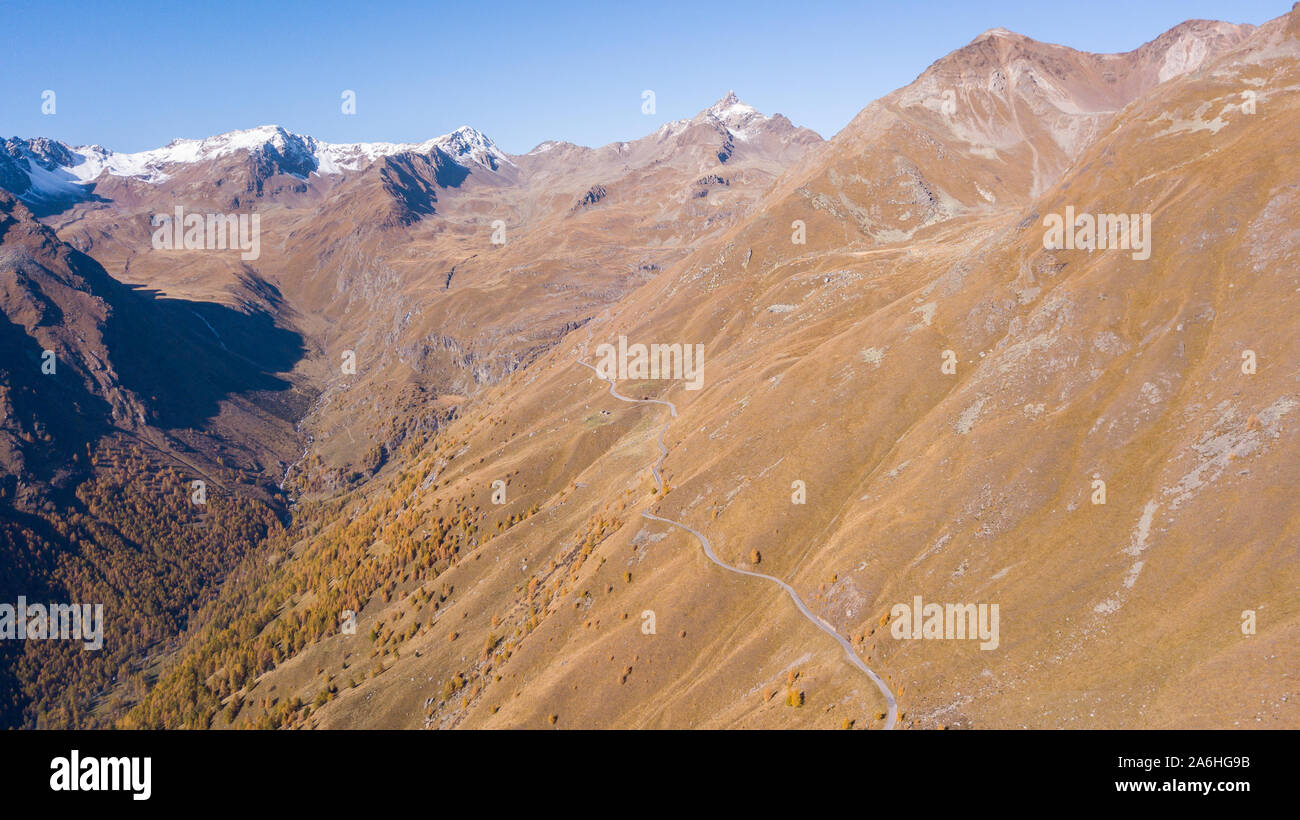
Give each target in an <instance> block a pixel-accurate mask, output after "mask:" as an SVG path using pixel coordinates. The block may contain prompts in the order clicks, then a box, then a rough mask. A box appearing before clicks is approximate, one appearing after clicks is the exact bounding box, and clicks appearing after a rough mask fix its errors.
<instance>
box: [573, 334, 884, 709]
mask: <svg viewBox="0 0 1300 820" xmlns="http://www.w3.org/2000/svg"><path fill="white" fill-rule="evenodd" d="M587 333H588V334H589V335H590V333H591V329H590V328H588V329H587ZM585 353H586V345H585V344H584V345H583V354H585ZM575 361H577V363H578V364H580V365H582V366H583V367H585V368H587V369H588V370H590V371H591V372H593V373H595V374H596V378H598V379H602V380H604V381H607V382H609V394H610V395H611V396H613V397H614V398H616V399H618V400H619V401H625V402H628V403H629V404H662V405H663V406H665V407H667V408H668V412H669V413H670V414H671V415H670V417H669V419H668V421H666V422H664V426H663V427H662V428H661V429H660V430H659V458H658V459H656V460H655V463H654V464H652V465H650V470H651V472H652V473H654V479H655V484H656V485H657V486H658V488H659V492H660V493H661V494H662V493H663V490H664V480H663V475H662V474H661V473H660V472H659V465H660V464H662V463H663V460H664V459H665V458H666V457H667V456H668V447H667V446H666V445H665V444H664V434H665V433H667V432H668V426H669V425H670V424H672V420H673V419H675V418H677V406H676V405H675V404H673V403H672V402H670V401H664V400H662V399H633V398H629V397H627V396H624V395H623V394H621V393H619V392H618V390H617V388H616V387H615V384H614V379H606V378H605V377H604V376H601V375H600V371H599V370H597V369H596V367H595V366H594V365H591V364H588V363H587V362H584V361H583V360H582V358H581V357H577V358H575ZM641 515H642V516H643V517H645V518H648V519H650V520H651V521H659V522H662V523H664V524H669V525H671V526H674V527H677V528H678V529H682V530H685V531H686V532H688V533H690V534H691V535H693V536H695V538H696V539H697V540H698V541H699V542H700V546H701V547H703V548H704V555H705V557H707V558H708V559H709V560H710V561H712V562H713V563H715V564H717V565H718V566H720V567H722V568H723V569H725V570H726V571H728V572H734V573H736V574H737V575H748V576H750V577H753V578H762V579H764V580H766V581H771V582H772V583H774V584H776V585H777V586H779V587H781V589H784V590H785V591H786V592H787V593H789V595H790V599H791V600H793V601H794V604H795V606H797V607H798V608H799V611H800V612H802V613H803V615H804V617H805V618H807V619H808V620H810V621H812V622H813V624H814V625H816V627H817V628H818V629H820V630H821V631H823V632H825V633H826V634H827V635H830V636H831V637H832V638H834V639H835V641H836V642H837V643H838V644H839V645H840V646H841V647H842V648H843V649H844V654H845V655H847V656H848V659H849V662H850V663H852V664H853V665H854V666H856V667H857V668H859V669H861V670H862V671H863V672H865V673H866V674H867V677H869V678H871V681H872V683H874V684H875V685H876V688H877V689H879V690H880V694H882V695H884V696H885V702H886V703H888V704H889V711H888V712H887V713H886V716H885V727H884V728H886V729H893V728H894V725H895V724H896V723H897V721H898V701H897V700H896V699H895V698H894V693H893V692H892V691H890V689H889V685H888V684H886V683H885V682H884V681H883V680H881V678H880V676H879V675H877V674H876V673H875V672H873V671H872V670H871V668H870V667H868V666H867V665H866V664H865V663H863V662H862V659H861V658H860V657H858V653H857V652H855V651H853V646H852V645H851V644H850V643H849V642H848V640H847V639H845V638H844V636H843V635H841V634H840V633H838V632H836V631H835V629H834V627H832V626H831V625H830V624H828V623H826V621H824V620H822V619H821V618H819V617H818V616H817V615H815V614H813V612H812V610H810V609H808V607H807V605H806V604H804V602H803V599H802V598H800V597H799V593H797V592H795V591H794V587H792V586H790V585H789V584H787V583H786V582H785V581H782V580H781V579H780V578H774V577H772V576H771V575H764V574H763V573H761V572H753V571H751V570H747V569H739V568H737V567H733V566H731V565H730V564H727V563H724V562H723V561H722V560H721V559H719V558H718V556H717V554H716V553H714V551H713V546H712V545H711V544H710V543H709V539H708V538H707V537H706V536H705V535H704V533H702V532H700V531H698V530H696V529H694V528H692V527H690V526H688V525H686V524H683V523H682V522H680V521H674V520H672V519H671V518H663V517H661V516H658V515H654V514H652V513H650V512H648V511H643V512H642V513H641Z"/></svg>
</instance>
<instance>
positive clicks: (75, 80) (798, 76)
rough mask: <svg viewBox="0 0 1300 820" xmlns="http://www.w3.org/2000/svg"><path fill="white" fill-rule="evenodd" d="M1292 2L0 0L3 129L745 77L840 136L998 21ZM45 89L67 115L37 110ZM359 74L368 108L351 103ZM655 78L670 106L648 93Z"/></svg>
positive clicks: (128, 145)
mask: <svg viewBox="0 0 1300 820" xmlns="http://www.w3.org/2000/svg"><path fill="white" fill-rule="evenodd" d="M1290 6H1291V2H1290V0H1270V2H1258V1H1257V0H1231V2H1228V0H1177V1H1176V2H1169V1H1167V0H1084V2H1080V3H1076V4H1070V5H1065V4H1062V3H1055V2H1044V0H1038V2H1027V1H1026V0H1007V2H1000V1H999V0H989V2H960V0H947V1H946V2H924V0H901V1H900V2H892V3H876V2H837V3H826V2H818V1H817V0H796V1H795V2H791V0H783V2H765V0H744V2H721V3H718V2H701V1H700V0H694V2H681V3H678V2H670V3H662V4H641V3H634V2H627V1H626V0H621V1H619V2H610V3H603V4H600V3H583V2H576V0H574V1H573V2H566V3H547V2H531V3H530V2H513V1H512V0H499V2H486V3H482V2H470V0H462V2H458V3H444V2H436V3H427V2H426V3H413V2H402V0H390V1H389V2H381V3H371V2H367V1H366V0H349V2H330V1H329V0H323V1H322V2H311V3H309V2H294V0H281V2H276V1H275V0H266V2H210V3H184V2H169V3H144V2H133V1H132V0H120V1H119V2H114V3H108V2H102V3H101V2H90V1H89V0H83V2H81V3H72V2H63V1H62V0H39V2H28V0H17V2H15V1H14V0H0V77H3V82H0V136H6V137H7V136H15V135H17V136H24V137H30V136H49V137H54V138H56V139H61V140H63V141H65V142H68V143H71V144H85V143H92V142H94V143H99V144H101V145H105V146H108V147H110V148H113V149H116V150H119V151H139V150H144V149H147V148H155V147H158V146H160V145H163V144H165V143H166V142H168V141H169V140H171V139H172V138H174V137H204V136H210V135H212V134H217V133H221V132H223V131H230V130H234V129H237V128H250V127H253V126H256V125H264V124H268V123H276V124H279V125H282V126H284V127H286V128H288V129H289V130H291V131H296V132H298V133H303V134H310V135H312V136H315V137H318V138H320V139H324V140H327V141H330V142H356V141H392V142H418V141H421V140H424V139H427V138H429V137H432V136H437V135H439V134H443V133H446V132H448V131H451V130H453V129H455V128H457V127H458V126H461V125H472V126H474V127H475V128H478V129H479V130H480V131H483V132H484V133H486V134H487V135H488V136H490V137H492V138H493V139H494V140H496V141H497V143H498V144H499V145H500V146H501V147H502V148H503V149H505V150H506V151H509V152H512V153H523V152H525V151H527V150H529V149H530V148H532V147H533V146H534V145H536V144H537V143H539V142H541V141H543V140H545V139H565V140H569V141H572V142H577V143H581V144H584V145H602V144H605V143H608V142H612V141H615V140H621V139H634V138H636V137H640V136H644V135H645V134H647V133H649V132H651V131H653V130H654V129H655V128H657V127H658V126H659V125H661V124H662V123H664V122H666V121H668V120H673V119H679V118H682V117H688V116H691V115H693V114H695V113H696V112H697V111H699V110H700V109H703V108H705V107H707V106H708V105H710V104H711V103H712V102H714V101H715V100H716V99H718V98H719V97H721V96H722V95H723V94H725V93H726V92H727V90H728V89H735V91H736V92H737V94H738V95H739V96H740V97H741V99H743V100H744V101H746V102H748V103H749V104H751V105H753V106H755V107H756V108H758V109H759V110H760V111H762V112H764V113H773V112H781V113H783V114H785V115H786V116H788V117H790V119H791V120H793V121H794V122H795V123H796V124H798V125H806V126H808V127H810V128H813V129H814V130H816V131H818V132H819V133H821V134H822V135H823V136H830V135H832V134H834V133H835V132H836V131H838V130H839V129H840V128H842V127H843V126H844V125H845V124H847V123H848V121H849V120H850V119H852V117H853V116H854V115H855V114H856V113H857V112H858V111H859V110H861V109H862V108H863V107H864V106H865V105H866V104H867V103H869V102H870V101H872V100H873V99H876V98H877V97H880V96H882V95H884V94H886V93H888V92H890V91H892V90H894V89H895V88H898V87H899V86H902V85H906V84H907V83H909V82H911V81H912V80H913V79H914V78H915V77H916V75H918V74H919V73H921V72H922V71H923V70H925V68H926V66H928V65H929V64H930V63H932V62H934V61H935V60H937V59H938V58H940V57H941V56H943V55H944V54H946V53H948V52H949V51H952V50H953V49H955V48H959V47H961V46H962V45H964V44H966V43H968V42H969V41H970V40H971V39H973V38H974V37H975V36H976V35H978V34H979V33H980V32H982V31H985V30H987V29H989V28H993V27H995V26H1003V27H1005V28H1008V29H1011V30H1012V31H1017V32H1020V33H1022V34H1026V35H1028V36H1030V37H1033V38H1035V39H1038V40H1045V41H1049V42H1057V43H1064V44H1066V45H1069V46H1073V47H1075V48H1079V49H1083V50H1087V51H1096V52H1116V51H1128V50H1130V49H1132V48H1135V47H1137V46H1138V45H1141V44H1142V43H1144V42H1146V41H1148V40H1151V39H1153V38H1154V37H1156V36H1158V35H1159V34H1160V33H1162V32H1163V31H1165V30H1167V29H1169V28H1170V27H1172V26H1174V25H1176V24H1178V23H1180V22H1182V21H1183V20H1186V19H1191V18H1197V17H1200V18H1209V19H1223V20H1230V21H1232V22H1239V23H1242V22H1244V23H1256V24H1258V23H1262V22H1264V21H1266V20H1269V19H1271V18H1273V17H1277V16H1279V15H1281V14H1284V13H1286V12H1287V11H1288V10H1289V9H1290ZM191 10H193V11H191ZM46 89H50V90H53V91H54V92H55V93H56V95H57V96H56V112H55V114H53V115H42V113H41V94H42V92H43V91H44V90H46ZM345 89H350V90H353V91H355V92H356V99H357V113H356V114H355V115H353V116H347V115H344V114H343V113H342V112H341V110H340V106H341V99H340V95H341V94H342V92H343V91H344V90H345ZM645 89H652V90H654V92H655V94H656V112H655V114H654V115H645V114H642V113H641V93H642V91H643V90H645Z"/></svg>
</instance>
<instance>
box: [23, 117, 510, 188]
mask: <svg viewBox="0 0 1300 820" xmlns="http://www.w3.org/2000/svg"><path fill="white" fill-rule="evenodd" d="M434 149H437V150H439V151H441V152H442V153H444V154H446V155H447V156H448V157H450V158H451V160H452V161H453V162H455V163H457V164H459V165H462V166H464V167H466V168H467V169H471V170H472V168H473V167H474V166H479V167H482V168H486V169H488V170H492V171H496V170H498V169H499V168H500V167H501V166H502V165H514V163H513V162H512V161H511V159H510V157H509V155H507V154H506V153H505V152H504V151H502V150H501V149H500V148H498V147H497V145H496V143H494V142H493V141H492V140H491V139H489V138H488V137H487V136H486V135H484V134H483V133H482V132H480V131H478V130H476V129H474V128H470V127H468V126H462V127H460V128H458V129H456V130H455V131H453V132H451V133H450V134H444V135H442V136H440V137H434V138H433V139H430V140H426V141H425V142H422V143H394V142H356V143H328V142H322V141H321V140H318V139H316V138H315V137H309V136H303V135H300V134H295V133H293V132H291V131H288V130H286V129H285V128H282V127H281V126H278V125H260V126H257V127H256V128H248V129H243V130H238V131H228V132H226V133H224V134H217V135H216V136H212V137H206V138H204V139H174V140H172V141H171V142H169V143H167V144H166V145H164V146H162V147H161V148H154V149H151V150H148V151H137V152H133V153H125V152H117V151H112V150H110V149H107V148H104V147H103V146H100V145H83V146H77V147H72V146H68V145H66V144H64V143H62V142H59V141H57V140H51V139H47V138H44V137H35V138H32V139H21V138H18V137H14V138H12V139H8V140H4V141H3V142H2V143H0V187H3V188H6V189H8V190H10V191H12V192H13V193H15V194H17V195H18V196H19V197H21V198H23V199H24V200H27V201H28V202H39V201H48V202H54V201H58V200H67V199H71V200H76V199H81V198H84V196H85V195H86V194H87V193H88V190H87V189H88V184H89V183H91V182H94V181H95V180H96V179H99V178H100V176H101V175H103V174H109V175H110V176H116V177H129V178H133V179H138V180H142V181H144V182H149V183H160V182H164V181H166V180H167V179H169V178H170V177H171V176H173V175H174V174H175V173H176V171H177V170H178V169H179V168H180V167H183V166H186V165H193V164H196V163H201V162H211V161H213V160H218V159H221V158H222V157H225V156H229V155H231V154H237V153H241V152H247V153H254V152H263V153H270V154H273V155H274V156H275V158H276V159H277V161H278V162H279V163H280V167H281V168H282V170H284V171H285V172H286V173H291V174H294V175H296V176H302V177H304V178H305V177H307V176H310V175H312V174H319V175H332V174H341V173H344V172H348V171H356V170H359V169H361V168H363V167H365V166H366V165H369V164H370V163H372V162H374V161H376V160H378V159H380V158H381V157H386V156H392V155H394V154H401V153H406V152H415V153H420V154H427V153H429V152H431V151H433V150H434Z"/></svg>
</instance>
